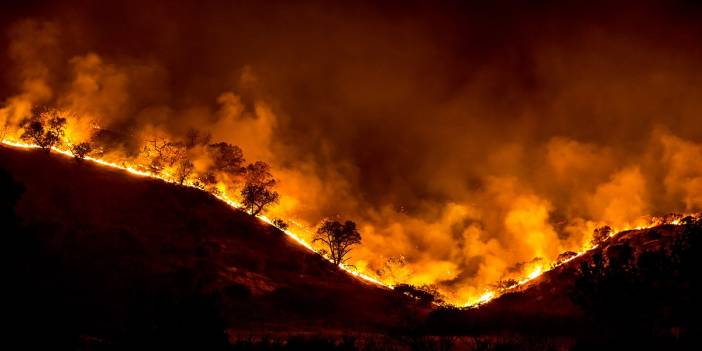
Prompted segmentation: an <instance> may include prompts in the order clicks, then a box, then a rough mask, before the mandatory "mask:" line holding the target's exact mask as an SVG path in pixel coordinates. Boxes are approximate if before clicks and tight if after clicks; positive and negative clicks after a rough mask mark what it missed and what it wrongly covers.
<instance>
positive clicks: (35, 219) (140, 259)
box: [0, 146, 403, 346]
mask: <svg viewBox="0 0 702 351" xmlns="http://www.w3.org/2000/svg"><path fill="white" fill-rule="evenodd" d="M0 169H3V170H4V173H5V174H4V175H3V185H2V186H3V206H6V207H7V208H3V211H4V214H3V222H4V223H6V225H5V226H6V228H8V230H7V231H6V233H4V235H3V236H4V237H5V240H6V243H8V245H5V251H6V254H7V255H6V257H5V259H8V260H9V265H7V266H6V267H8V268H9V272H8V273H7V274H9V276H10V277H11V278H10V281H9V283H10V284H9V285H8V286H9V287H11V291H13V292H14V293H15V294H16V295H15V299H16V301H14V302H13V305H14V307H16V309H17V313H18V315H17V316H16V317H15V318H17V319H18V320H21V323H17V326H18V329H20V331H24V332H26V331H27V330H31V335H35V336H37V335H38V336H45V337H46V339H47V340H48V339H49V336H51V337H53V338H69V339H70V340H67V341H66V343H67V344H71V343H74V342H75V340H89V341H90V342H95V343H108V344H109V343H125V344H127V345H128V344H129V340H134V339H144V338H145V336H147V338H152V339H154V343H158V345H160V346H163V345H164V344H163V339H174V340H175V341H174V340H172V341H169V342H173V343H183V342H191V341H192V342H194V343H197V344H198V345H202V344H201V343H200V342H201V340H203V339H206V340H208V342H219V341H221V339H222V334H221V333H220V332H219V330H227V331H228V333H229V336H230V337H235V336H237V335H257V334H269V333H303V334H304V333H308V332H312V331H314V332H315V333H332V334H333V333H349V332H354V333H378V332H384V331H386V330H387V329H388V328H389V327H390V326H391V325H393V324H395V323H397V318H398V315H399V314H400V312H401V310H402V309H403V306H402V303H398V301H399V300H398V299H397V296H395V295H394V294H393V293H392V291H390V290H387V289H384V288H380V287H377V286H374V285H372V284H369V283H366V282H364V281H361V280H358V279H356V278H353V277H352V276H350V275H349V274H348V273H345V272H343V271H340V270H338V269H337V268H336V267H334V266H333V265H331V264H330V263H329V262H327V261H325V260H323V259H322V258H321V257H320V256H318V255H316V254H314V253H311V252H309V251H308V250H306V249H304V248H302V247H301V246H299V244H297V243H295V242H294V241H292V240H291V239H289V238H288V237H287V236H286V235H284V234H283V233H282V232H280V231H279V230H278V229H276V228H275V227H272V226H270V225H268V224H266V223H263V222H261V221H259V220H258V219H256V218H253V217H251V216H249V215H247V214H245V213H243V212H241V211H237V210H233V209H232V208H230V207H229V206H227V205H226V204H224V203H222V202H221V201H218V200H217V199H215V198H213V197H212V196H210V195H208V194H206V193H204V192H202V191H199V190H197V189H192V188H186V187H179V186H177V185H173V184H168V183H165V182H162V181H159V180H154V179H149V178H145V177H137V176H132V175H127V174H125V173H124V172H122V171H119V170H115V169H109V168H105V167H100V166H97V165H94V164H91V163H89V162H77V161H75V160H73V159H70V158H67V157H63V156H59V155H53V154H51V155H49V154H45V153H43V152H41V151H26V150H14V149H11V148H7V147H4V146H3V147H0ZM13 182H14V183H17V184H14V185H13ZM18 189H19V190H18ZM16 190H17V193H18V194H19V198H18V201H15V200H13V197H12V194H13V193H15V191H16ZM13 207H14V213H13V212H12V209H13ZM378 311H383V313H378ZM198 333H201V334H198ZM213 333H214V337H213V336H212V334H213ZM172 335H179V338H173V336H172ZM225 337H226V336H225ZM40 339H42V338H40ZM181 339H182V340H181ZM218 340H219V341H218ZM52 345H55V344H52ZM181 345H182V344H181Z"/></svg>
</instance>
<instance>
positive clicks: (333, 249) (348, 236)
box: [313, 220, 361, 265]
mask: <svg viewBox="0 0 702 351" xmlns="http://www.w3.org/2000/svg"><path fill="white" fill-rule="evenodd" d="M317 241H321V242H322V243H323V244H324V245H325V246H326V248H327V249H328V250H329V251H328V253H329V256H330V258H331V260H332V262H333V263H334V264H335V265H339V264H340V263H344V262H346V261H347V260H348V259H349V258H350V257H347V255H348V254H349V252H351V249H352V246H353V245H356V244H360V243H361V234H360V233H359V232H358V230H357V229H356V223H354V222H353V221H346V222H345V223H344V224H341V223H339V222H337V221H330V220H324V221H323V222H322V224H321V225H320V226H319V228H317V232H316V233H315V236H314V240H313V242H317Z"/></svg>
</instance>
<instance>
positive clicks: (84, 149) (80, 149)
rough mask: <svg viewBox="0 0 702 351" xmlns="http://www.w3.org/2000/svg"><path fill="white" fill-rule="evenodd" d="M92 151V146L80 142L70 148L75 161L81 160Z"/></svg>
mask: <svg viewBox="0 0 702 351" xmlns="http://www.w3.org/2000/svg"><path fill="white" fill-rule="evenodd" d="M91 151H93V145H92V144H90V143H89V142H82V143H78V144H74V145H73V146H71V154H72V155H73V157H75V158H76V160H82V159H84V158H85V156H88V154H90V152H91Z"/></svg>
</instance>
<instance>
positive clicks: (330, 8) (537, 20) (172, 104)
mask: <svg viewBox="0 0 702 351" xmlns="http://www.w3.org/2000/svg"><path fill="white" fill-rule="evenodd" d="M558 3H560V2H554V4H548V2H546V3H543V4H541V5H539V6H536V7H532V8H524V7H523V6H522V5H519V4H516V3H512V2H509V1H507V2H496V3H495V2H482V1H477V2H458V3H451V2H449V3H445V4H443V5H437V4H435V3H433V2H432V3H426V4H424V3H422V2H413V3H411V4H409V3H406V2H397V3H393V2H391V3H386V4H385V5H373V4H361V3H357V2H355V3H354V4H353V5H351V4H347V5H331V4H328V3H327V2H319V3H318V2H306V3H303V4H294V5H293V4H290V3H289V2H267V4H259V3H258V2H243V3H232V2H228V1H227V2H222V3H221V4H217V3H213V2H207V4H203V2H201V1H192V2H190V1H179V2H177V4H176V3H173V2H159V1H121V2H115V3H113V4H107V3H105V2H96V3H91V2H83V1H65V2H63V3H62V4H57V3H54V2H50V3H49V2H47V3H42V2H35V3H32V2H29V3H26V2H9V3H8V5H6V7H7V8H6V9H5V10H4V11H2V12H3V13H4V14H3V15H2V16H1V17H0V20H2V21H3V22H2V30H3V32H4V33H5V35H6V37H5V38H3V41H2V42H1V43H2V45H3V57H2V58H0V64H1V65H3V67H4V69H3V70H2V71H0V78H2V79H3V80H2V82H1V83H0V97H2V99H3V100H2V101H3V105H2V107H1V108H0V123H1V124H2V127H3V129H2V133H3V136H13V135H15V136H16V135H17V133H18V132H19V131H18V130H17V129H16V127H17V126H18V124H19V121H20V120H21V119H22V118H24V117H26V116H28V115H29V114H31V111H32V109H33V108H34V107H37V106H51V107H55V108H59V109H61V110H64V111H68V112H67V113H69V114H70V116H71V118H69V126H68V135H67V137H68V138H69V139H70V140H72V141H75V142H80V141H83V140H85V139H87V138H89V137H90V135H91V134H93V133H94V132H95V130H107V131H110V132H111V133H114V134H116V135H120V136H121V137H120V138H121V140H122V141H121V142H120V143H119V146H118V147H116V148H115V149H113V150H111V151H110V152H111V153H113V155H112V156H111V157H115V158H118V157H134V156H135V155H136V154H138V151H139V150H140V149H141V148H142V147H143V146H144V144H145V143H146V141H148V140H151V139H153V138H156V137H162V138H168V139H172V140H182V139H184V138H185V137H186V135H187V133H188V132H189V131H190V130H192V129H197V130H198V131H200V132H201V133H202V134H203V135H206V134H209V135H210V136H211V140H212V141H226V142H229V143H232V144H235V145H238V146H240V147H241V148H242V149H243V151H244V156H245V158H246V159H247V161H255V160H263V161H266V162H268V163H270V164H271V165H272V166H273V171H274V173H275V175H276V176H277V177H278V178H279V179H280V180H281V182H280V185H279V192H280V193H281V196H282V197H281V201H280V203H279V204H278V205H277V206H276V207H274V208H272V209H271V210H270V213H271V215H272V216H273V217H282V218H288V219H291V220H293V221H294V222H295V223H297V225H299V226H302V227H314V226H315V225H316V224H317V223H319V221H320V220H321V219H323V218H327V217H337V216H338V217H339V218H342V219H346V218H351V219H354V220H355V221H357V222H358V223H359V225H360V229H361V230H360V231H361V233H362V235H363V243H362V245H361V246H360V247H359V248H358V249H357V250H355V251H354V252H353V253H352V256H353V259H352V260H351V262H352V263H353V264H354V265H355V266H356V267H357V268H358V269H359V270H362V271H364V272H369V273H372V274H377V275H380V277H381V278H382V279H384V280H386V281H389V282H407V283H411V284H417V285H423V284H435V285H437V286H438V288H439V289H440V291H441V292H442V293H444V294H446V295H447V298H448V300H449V301H452V302H456V303H462V302H465V301H468V300H470V299H471V298H475V297H476V296H479V295H480V294H481V293H482V291H483V290H484V289H485V288H487V287H489V286H490V285H491V284H493V283H495V282H496V281H497V280H500V279H506V278H514V277H520V276H524V275H525V274H528V272H529V270H530V269H532V268H533V267H532V266H534V265H537V264H540V262H547V263H548V262H552V261H553V260H554V259H555V258H556V257H557V256H558V254H559V253H561V252H564V251H567V250H579V249H581V248H583V247H584V246H586V245H587V244H588V242H589V240H590V237H591V234H592V231H593V229H594V228H596V227H597V226H600V225H604V224H609V225H611V226H612V227H614V228H620V229H621V228H628V227H631V226H636V225H637V224H639V223H642V222H645V220H646V217H647V216H650V215H661V214H665V213H669V212H695V211H700V210H702V127H701V125H702V123H700V120H702V119H701V118H702V117H701V113H702V47H701V46H700V45H699V38H700V37H702V27H701V26H700V25H699V23H701V22H700V20H702V9H700V8H698V7H696V6H695V5H693V4H691V3H688V2H655V1H649V2H647V1H637V2H632V3H631V4H627V3H626V2H625V3H620V4H619V5H616V6H615V5H608V4H604V3H603V4H597V2H595V4H593V3H592V2H583V3H582V4H579V2H569V5H567V6H565V5H559V4H558ZM190 152H191V153H193V157H194V158H195V160H196V162H195V167H196V168H198V169H204V168H206V167H207V162H208V161H207V159H206V158H205V157H201V156H202V154H204V153H205V151H204V150H200V149H198V148H194V149H193V150H191V151H190ZM310 235H311V234H310ZM310 238H311V237H308V239H310ZM538 258H541V259H538Z"/></svg>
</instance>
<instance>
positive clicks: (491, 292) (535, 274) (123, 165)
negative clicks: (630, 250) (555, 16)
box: [2, 139, 682, 308]
mask: <svg viewBox="0 0 702 351" xmlns="http://www.w3.org/2000/svg"><path fill="white" fill-rule="evenodd" d="M2 144H5V145H8V146H11V147H15V148H22V149H38V148H40V147H39V146H38V145H34V144H30V143H25V142H20V141H14V140H8V139H3V140H2ZM51 150H52V151H54V152H56V153H58V154H61V155H63V156H68V157H73V154H72V153H71V152H70V151H69V150H66V149H62V148H60V147H56V146H54V147H52V148H51ZM85 160H88V161H90V162H93V163H95V164H98V165H100V166H104V167H109V168H114V169H118V170H122V171H126V172H128V173H129V174H132V175H135V176H139V177H148V178H152V179H158V180H161V181H164V182H167V183H171V184H177V185H181V186H187V187H190V188H195V189H198V190H200V191H204V192H206V193H208V194H210V195H211V196H214V197H215V198H217V199H218V200H220V201H222V202H224V203H225V204H227V205H229V206H230V207H232V208H234V209H242V208H243V206H242V205H241V203H239V202H238V201H236V200H234V199H232V198H230V197H229V196H227V195H226V193H225V192H223V191H220V192H213V191H207V190H204V189H202V188H200V187H197V186H196V185H195V184H194V183H193V182H192V181H186V182H184V183H183V184H180V183H179V182H177V181H175V180H174V178H172V177H170V174H169V173H168V172H163V173H161V174H154V173H151V172H148V171H144V170H142V169H140V167H139V166H138V165H137V164H131V163H128V162H112V161H108V160H105V159H101V158H96V157H91V156H86V157H85ZM256 217H257V218H258V219H259V220H261V221H263V222H266V223H268V224H271V225H273V224H274V223H273V220H272V219H270V218H268V217H266V216H265V215H257V216H256ZM681 220H682V217H678V218H672V219H671V218H658V217H654V218H651V219H648V220H646V221H643V220H642V222H641V223H636V224H635V225H632V226H631V227H624V228H616V230H612V232H611V233H610V234H609V238H611V237H614V236H615V235H616V234H617V233H620V232H622V231H627V230H641V229H647V228H651V227H655V226H658V225H662V224H672V225H680V224H682V223H681ZM290 222H291V223H293V224H294V225H295V228H296V229H297V230H299V231H302V232H305V233H307V234H309V230H307V229H306V228H305V227H304V226H302V225H299V224H297V223H296V222H295V221H290ZM282 232H283V233H285V234H286V235H287V236H288V237H289V238H291V239H292V240H293V241H295V242H296V243H298V244H299V245H301V246H302V247H304V248H305V249H307V250H309V251H311V252H314V253H315V254H318V255H320V256H321V257H323V258H324V259H326V260H328V261H330V262H331V260H330V259H329V258H328V257H325V256H323V255H321V254H319V253H318V252H317V251H316V250H315V249H314V248H313V247H312V245H311V244H310V243H309V242H307V241H305V240H304V239H303V238H302V236H301V235H299V233H296V232H295V231H293V230H291V229H285V230H282ZM597 246H598V245H595V246H586V247H584V248H583V249H582V250H580V251H579V252H576V253H575V255H572V256H571V257H568V258H566V259H564V260H561V261H558V262H554V263H553V264H551V265H547V264H546V262H538V263H537V264H535V265H534V266H532V267H531V268H530V271H529V273H528V274H526V275H525V276H523V277H522V278H521V279H518V280H516V283H515V284H514V285H512V286H509V287H507V288H503V289H487V290H484V292H483V293H482V294H480V295H479V296H476V297H473V298H469V299H468V300H467V302H466V303H464V304H463V305H462V307H471V308H477V307H479V306H481V305H483V304H486V303H488V302H490V301H492V300H494V299H495V298H497V297H499V296H501V295H502V294H504V293H506V292H509V291H514V290H517V289H520V288H522V287H524V286H525V285H526V284H528V283H529V282H531V281H533V280H535V279H537V278H539V277H541V276H542V275H543V274H544V273H546V272H548V271H550V270H553V269H555V268H557V267H560V266H562V265H563V264H565V263H567V262H569V261H571V260H573V259H575V258H577V257H580V256H581V255H583V254H584V253H586V252H587V251H589V250H592V249H595V248H597ZM339 268H340V269H342V270H344V271H345V272H346V273H348V274H350V275H351V276H353V277H356V278H357V279H360V280H363V281H366V282H369V283H371V284H375V285H378V286H381V287H384V288H388V289H393V285H392V284H390V283H387V282H383V281H382V280H380V279H377V278H375V277H372V276H370V275H368V274H365V273H362V272H358V271H357V270H356V269H355V268H354V267H352V266H349V265H346V264H339Z"/></svg>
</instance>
